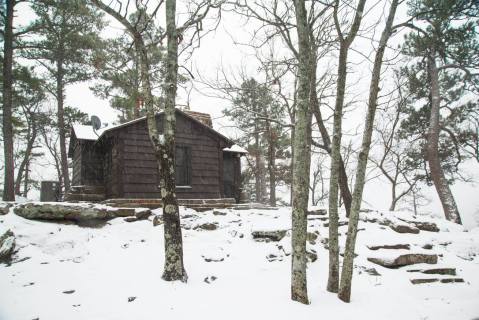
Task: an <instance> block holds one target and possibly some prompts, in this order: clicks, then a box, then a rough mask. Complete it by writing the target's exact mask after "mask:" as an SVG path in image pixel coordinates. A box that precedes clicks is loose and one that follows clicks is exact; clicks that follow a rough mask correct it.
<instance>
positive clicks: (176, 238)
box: [150, 0, 188, 282]
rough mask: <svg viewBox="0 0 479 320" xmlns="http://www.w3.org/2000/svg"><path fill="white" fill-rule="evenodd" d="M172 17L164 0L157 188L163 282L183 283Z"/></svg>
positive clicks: (172, 6) (171, 2)
mask: <svg viewBox="0 0 479 320" xmlns="http://www.w3.org/2000/svg"><path fill="white" fill-rule="evenodd" d="M175 18H176V0H166V33H167V41H168V51H167V64H166V77H165V82H166V83H165V91H166V97H165V111H164V122H163V127H164V130H163V135H164V145H163V148H164V152H163V154H162V157H161V159H159V162H160V177H161V178H160V190H161V199H162V203H163V220H164V229H165V269H164V272H163V279H164V280H167V281H173V280H181V281H185V282H186V280H187V279H188V277H187V274H186V271H185V268H184V264H183V238H182V234H181V226H180V212H179V208H178V201H177V199H176V193H175V188H176V185H175V129H176V119H175V105H176V90H177V81H178V34H177V29H176V22H175ZM150 92H151V90H150ZM151 104H153V101H151ZM152 120H154V119H152Z"/></svg>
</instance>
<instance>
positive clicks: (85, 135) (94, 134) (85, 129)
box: [73, 124, 102, 141]
mask: <svg viewBox="0 0 479 320" xmlns="http://www.w3.org/2000/svg"><path fill="white" fill-rule="evenodd" d="M73 131H74V132H75V136H76V137H77V139H81V140H93V141H96V140H97V139H98V137H99V136H100V135H101V133H102V129H99V130H97V131H95V130H93V127H92V126H86V125H82V124H74V125H73Z"/></svg>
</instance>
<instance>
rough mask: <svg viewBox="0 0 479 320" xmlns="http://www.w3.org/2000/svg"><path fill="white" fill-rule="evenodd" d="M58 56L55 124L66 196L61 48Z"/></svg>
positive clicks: (67, 183) (68, 187)
mask: <svg viewBox="0 0 479 320" xmlns="http://www.w3.org/2000/svg"><path fill="white" fill-rule="evenodd" d="M59 51H60V56H59V57H57V79H56V80H57V82H56V86H57V87H56V98H57V123H58V136H59V138H60V164H61V170H62V176H63V191H64V193H65V194H66V193H67V191H68V190H69V189H70V175H69V173H68V157H67V145H66V132H65V131H66V128H65V110H64V90H65V89H64V83H63V77H64V70H63V58H62V57H61V55H62V53H61V51H62V48H61V46H60V49H59Z"/></svg>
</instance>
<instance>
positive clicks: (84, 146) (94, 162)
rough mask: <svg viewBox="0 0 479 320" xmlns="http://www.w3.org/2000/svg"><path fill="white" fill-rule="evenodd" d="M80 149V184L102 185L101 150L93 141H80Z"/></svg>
mask: <svg viewBox="0 0 479 320" xmlns="http://www.w3.org/2000/svg"><path fill="white" fill-rule="evenodd" d="M80 149H81V170H82V173H81V181H80V183H81V184H82V185H88V186H102V185H103V182H104V181H103V152H102V150H100V149H99V148H98V147H97V146H96V145H95V143H94V141H82V142H81V144H80Z"/></svg>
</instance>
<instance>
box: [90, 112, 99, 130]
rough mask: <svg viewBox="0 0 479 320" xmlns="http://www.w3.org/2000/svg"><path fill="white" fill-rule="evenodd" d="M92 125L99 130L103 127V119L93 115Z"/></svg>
mask: <svg viewBox="0 0 479 320" xmlns="http://www.w3.org/2000/svg"><path fill="white" fill-rule="evenodd" d="M91 126H92V127H93V130H95V131H96V130H98V129H100V128H101V121H100V118H98V117H97V116H91Z"/></svg>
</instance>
